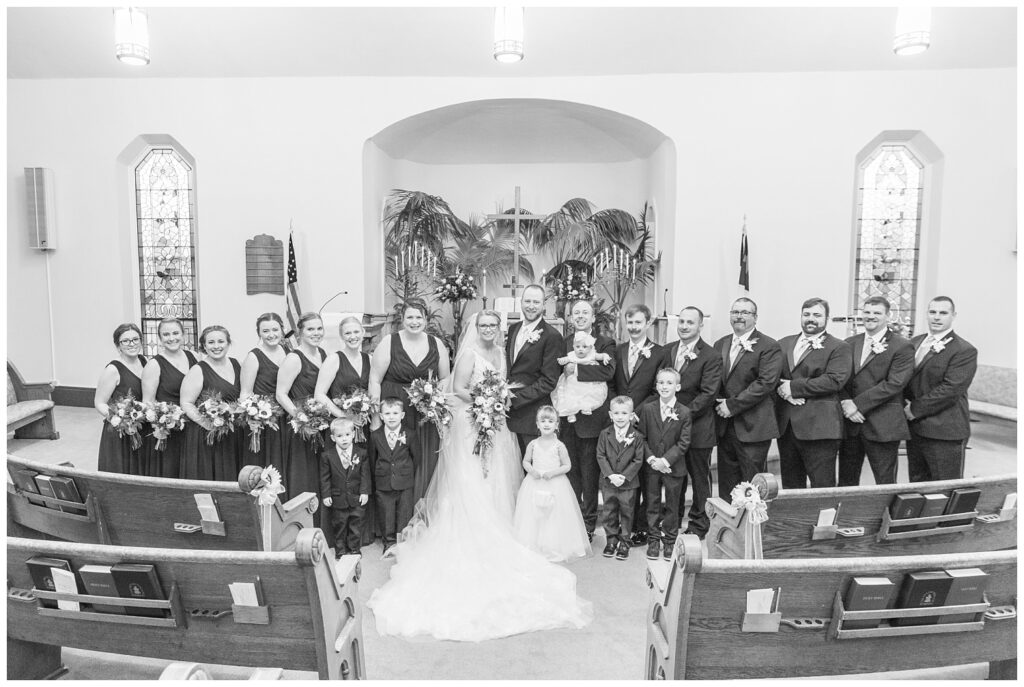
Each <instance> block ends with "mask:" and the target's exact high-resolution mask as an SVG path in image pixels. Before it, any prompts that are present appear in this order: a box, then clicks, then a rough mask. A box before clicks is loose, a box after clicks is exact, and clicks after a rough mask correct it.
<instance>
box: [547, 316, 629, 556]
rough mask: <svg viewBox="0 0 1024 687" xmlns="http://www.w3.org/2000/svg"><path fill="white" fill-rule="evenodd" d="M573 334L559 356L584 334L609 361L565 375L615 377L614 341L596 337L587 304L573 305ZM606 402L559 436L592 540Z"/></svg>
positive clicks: (600, 379) (569, 368)
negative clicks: (575, 339)
mask: <svg viewBox="0 0 1024 687" xmlns="http://www.w3.org/2000/svg"><path fill="white" fill-rule="evenodd" d="M570 318H571V319H572V326H573V331H571V332H569V335H568V336H566V337H565V342H564V344H563V346H562V348H561V351H560V353H559V355H560V356H562V355H569V354H571V353H572V351H573V349H572V339H573V336H575V335H576V332H586V333H588V334H591V335H592V336H593V337H594V338H595V339H597V340H596V341H595V342H594V351H595V352H596V353H597V354H598V355H600V354H601V353H605V354H607V355H608V358H609V359H610V360H609V362H607V363H602V364H600V365H576V363H572V362H570V363H566V365H565V371H566V372H569V373H570V374H571V373H572V368H576V378H577V379H578V380H579V381H581V382H604V383H605V384H608V383H610V382H611V381H612V378H613V377H614V376H615V340H614V339H611V338H609V337H607V336H604V335H603V334H599V333H598V332H597V330H596V328H595V327H594V306H592V305H591V304H590V303H588V302H587V301H576V302H575V303H574V304H573V306H572V310H571V311H570ZM610 398H611V394H609V398H606V399H605V401H604V403H603V404H602V405H601V407H600V408H598V409H596V410H595V411H594V412H592V413H591V414H590V415H584V414H583V413H580V414H579V415H578V416H577V417H576V422H573V423H567V424H566V426H565V427H563V430H562V433H561V439H562V442H563V443H564V444H565V447H566V449H568V452H569V461H570V464H569V475H568V476H569V483H570V484H571V485H572V488H573V491H574V492H576V497H577V498H578V499H579V500H580V512H581V513H582V514H583V524H584V525H585V526H586V528H587V536H588V537H590V539H591V540H593V538H594V528H595V527H596V526H597V492H598V487H599V486H600V481H601V468H600V467H599V466H598V464H597V437H598V436H599V435H600V434H601V430H602V429H604V428H605V427H607V426H608V423H609V420H608V401H609V399H610Z"/></svg>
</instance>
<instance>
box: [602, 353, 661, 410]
mask: <svg viewBox="0 0 1024 687" xmlns="http://www.w3.org/2000/svg"><path fill="white" fill-rule="evenodd" d="M644 347H645V348H646V347H650V353H651V355H650V356H649V357H646V358H645V357H644V356H642V355H641V356H639V357H638V358H637V365H636V370H632V371H631V370H630V369H629V342H628V341H627V342H626V343H621V344H619V345H618V346H616V347H615V377H614V378H613V379H612V388H613V389H614V391H615V393H614V394H612V395H613V396H629V397H630V398H631V399H633V410H636V409H637V408H639V407H640V406H642V405H643V404H644V403H646V402H647V401H654V400H657V398H658V394H657V392H655V390H654V379H655V377H656V376H657V374H658V370H659V369H661V356H662V351H663V350H664V349H663V348H662V347H661V346H659V345H658V344H656V343H654V342H652V341H651V340H650V339H647V340H646V342H645V343H644Z"/></svg>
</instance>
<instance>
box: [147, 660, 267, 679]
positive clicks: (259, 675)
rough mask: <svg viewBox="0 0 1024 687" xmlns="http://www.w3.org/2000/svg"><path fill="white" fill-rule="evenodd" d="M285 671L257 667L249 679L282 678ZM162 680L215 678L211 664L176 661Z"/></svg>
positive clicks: (167, 668) (161, 676) (161, 674)
mask: <svg viewBox="0 0 1024 687" xmlns="http://www.w3.org/2000/svg"><path fill="white" fill-rule="evenodd" d="M283 673H284V671H283V670H281V669H280V668H257V669H256V670H254V671H253V672H252V673H251V674H250V675H249V677H248V678H246V679H248V680H281V679H283V678H284V675H283ZM160 679H161V680H215V679H217V678H215V677H214V676H213V671H212V670H211V669H210V666H208V665H203V664H201V663H185V662H184V661H175V662H174V663H170V664H168V666H167V667H166V668H164V670H163V672H162V673H160Z"/></svg>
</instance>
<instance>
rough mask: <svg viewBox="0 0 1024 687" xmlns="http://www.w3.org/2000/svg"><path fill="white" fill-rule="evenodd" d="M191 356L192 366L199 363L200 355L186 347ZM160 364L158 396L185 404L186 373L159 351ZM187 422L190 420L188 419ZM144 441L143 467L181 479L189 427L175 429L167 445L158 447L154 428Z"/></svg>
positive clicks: (150, 474)
mask: <svg viewBox="0 0 1024 687" xmlns="http://www.w3.org/2000/svg"><path fill="white" fill-rule="evenodd" d="M185 357H186V358H187V359H188V366H189V369H191V368H192V366H193V365H195V364H196V362H197V361H196V357H195V356H194V355H192V351H185ZM154 358H155V360H156V362H157V364H158V365H160V382H159V383H158V384H157V387H156V400H157V401H158V402H162V403H173V404H175V405H181V381H182V380H183V379H185V373H184V372H182V371H181V370H179V369H178V368H176V367H175V366H174V364H173V363H172V362H171V361H170V360H168V359H167V358H165V357H163V356H162V355H160V354H159V353H158V354H157V355H155V356H154ZM185 423H186V425H187V424H188V420H187V419H186V420H185ZM148 431H149V432H150V433H149V435H148V436H146V440H145V441H144V442H143V444H142V469H143V471H144V472H143V473H142V474H144V475H146V476H148V477H171V478H175V479H177V477H178V475H180V474H181V454H182V452H183V451H184V450H185V430H184V428H183V429H180V430H177V431H173V432H171V434H170V436H168V437H167V439H166V440H165V441H164V448H163V449H161V450H159V451H157V450H156V437H155V436H153V434H152V432H153V428H152V427H150V428H149V430H148Z"/></svg>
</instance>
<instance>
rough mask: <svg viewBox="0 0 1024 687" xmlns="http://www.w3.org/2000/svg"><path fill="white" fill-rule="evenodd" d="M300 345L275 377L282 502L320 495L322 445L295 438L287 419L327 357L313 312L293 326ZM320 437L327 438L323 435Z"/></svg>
mask: <svg viewBox="0 0 1024 687" xmlns="http://www.w3.org/2000/svg"><path fill="white" fill-rule="evenodd" d="M295 331H296V333H297V334H296V337H297V338H298V341H299V346H298V348H297V349H296V350H294V351H292V352H291V353H289V354H288V355H287V356H285V359H284V362H283V363H282V364H281V370H280V372H278V374H277V402H278V403H280V404H281V407H282V408H284V411H285V413H287V416H286V417H285V419H284V423H283V426H282V428H281V444H282V454H283V460H284V467H283V469H282V470H281V478H282V480H283V481H284V487H285V489H286V491H285V493H284V494H283V495H282V497H281V500H282V501H285V500H287V499H289V498H293V497H295V496H298V495H299V494H301V493H302V492H304V491H310V492H313V493H314V494H317V495H319V494H320V452H321V451H323V449H324V445H323V444H322V443H321V444H319V445H317V444H316V443H315V442H313V441H306V440H305V439H303V438H302V437H301V436H299V435H297V434H296V433H295V432H294V431H293V430H292V427H291V425H290V424H289V423H288V419H289V418H291V417H294V416H295V414H296V413H297V412H298V411H297V407H298V406H299V405H301V404H302V403H303V402H304V401H305V400H306V399H307V398H311V397H312V396H313V392H314V391H315V390H316V379H317V375H319V374H320V366H321V365H322V364H323V362H324V358H326V357H327V354H326V353H324V349H322V348H320V342H321V341H323V338H324V323H323V321H322V320H321V319H320V316H319V315H317V314H316V313H315V312H313V313H306V314H304V315H303V316H302V317H300V318H299V321H298V323H297V324H296V325H295ZM323 436H325V437H326V436H327V433H326V432H324V433H323ZM313 526H314V527H319V526H320V509H317V512H316V513H314V514H313Z"/></svg>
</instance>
